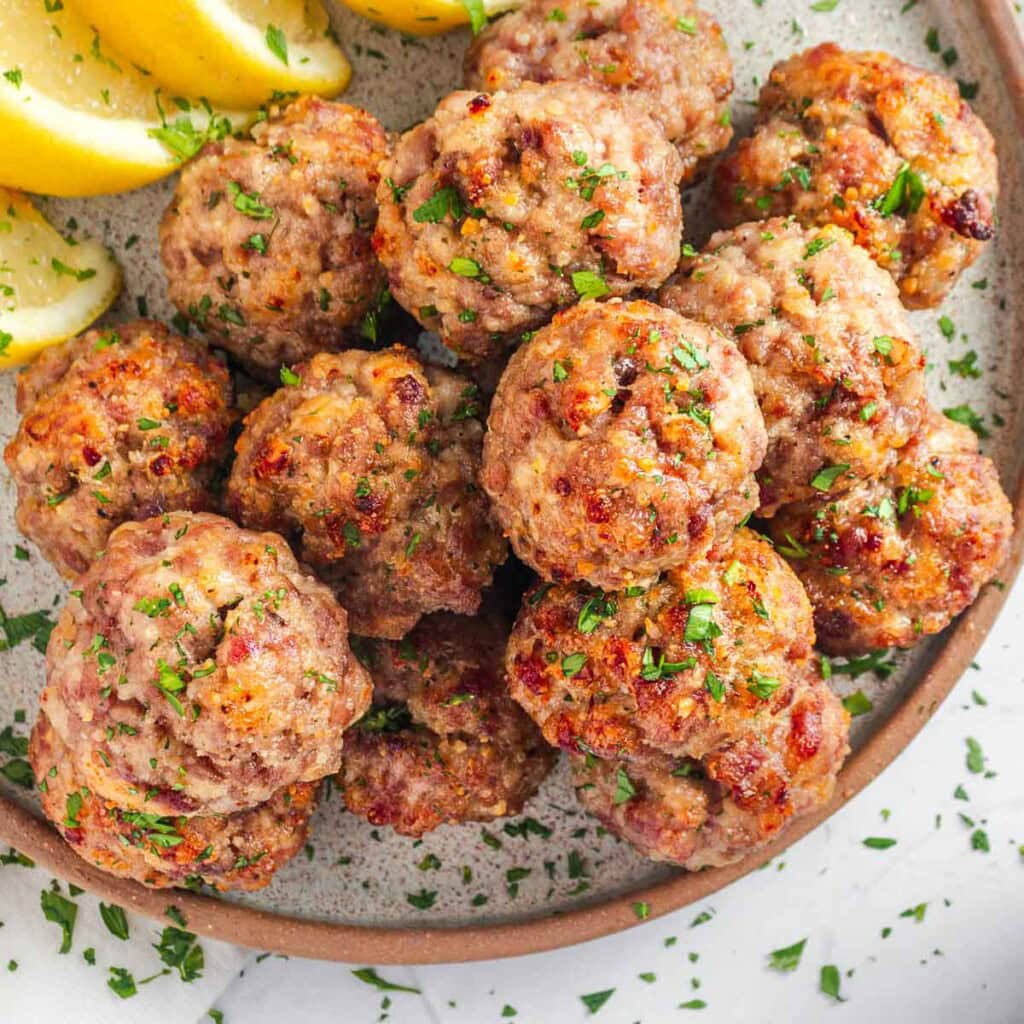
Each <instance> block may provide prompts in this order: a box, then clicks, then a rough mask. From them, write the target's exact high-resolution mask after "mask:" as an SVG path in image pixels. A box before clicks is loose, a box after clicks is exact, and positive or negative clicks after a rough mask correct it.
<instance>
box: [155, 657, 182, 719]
mask: <svg viewBox="0 0 1024 1024" xmlns="http://www.w3.org/2000/svg"><path fill="white" fill-rule="evenodd" d="M156 667H157V672H158V673H159V675H158V676H157V679H156V682H155V683H154V685H155V686H156V687H157V688H158V689H159V690H160V692H161V693H162V694H163V695H164V696H165V697H166V698H167V703H168V704H170V705H171V707H172V708H174V710H175V711H177V712H178V714H179V715H181V716H182V717H184V715H185V709H184V707H182V704H181V701H180V700H179V699H178V696H177V695H178V694H179V693H181V691H182V690H184V689H185V680H184V679H182V678H181V676H180V675H178V673H177V672H176V671H175V670H174V669H173V668H171V666H170V665H168V664H167V662H166V661H164V659H163V658H158V659H157V663H156Z"/></svg>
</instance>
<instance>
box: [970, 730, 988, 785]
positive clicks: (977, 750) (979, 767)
mask: <svg viewBox="0 0 1024 1024" xmlns="http://www.w3.org/2000/svg"><path fill="white" fill-rule="evenodd" d="M967 770H968V771H969V772H970V773H971V774H972V775H980V774H981V773H982V772H983V771H984V770H985V754H984V752H983V751H982V749H981V744H980V743H979V742H978V741H977V740H976V739H974V738H973V737H970V736H969V737H968V738H967Z"/></svg>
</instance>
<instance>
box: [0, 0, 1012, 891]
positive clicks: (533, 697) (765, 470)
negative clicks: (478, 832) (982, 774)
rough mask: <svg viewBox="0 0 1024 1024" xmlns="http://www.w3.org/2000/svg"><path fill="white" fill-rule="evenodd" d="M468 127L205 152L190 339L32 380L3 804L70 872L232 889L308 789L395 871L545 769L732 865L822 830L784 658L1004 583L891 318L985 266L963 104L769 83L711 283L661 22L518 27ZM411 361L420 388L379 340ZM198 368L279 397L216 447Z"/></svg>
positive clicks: (322, 119) (801, 685) (173, 238)
mask: <svg viewBox="0 0 1024 1024" xmlns="http://www.w3.org/2000/svg"><path fill="white" fill-rule="evenodd" d="M465 85H466V90H465V91H460V92H455V93H453V94H451V95H450V96H448V97H446V98H444V99H443V100H442V101H441V102H440V104H439V105H438V107H437V109H436V111H435V112H434V114H433V115H432V116H431V117H429V118H428V119H427V120H426V121H424V122H423V123H421V124H419V125H417V126H416V127H414V128H412V129H411V130H410V131H408V132H406V133H405V134H404V135H402V136H401V137H399V138H392V137H390V136H389V135H388V133H387V132H386V131H385V130H384V129H383V128H382V127H381V126H380V124H378V123H377V121H376V120H375V119H374V118H373V117H372V116H371V115H369V114H368V113H366V112H365V111H361V110H357V109H354V108H352V107H349V106H346V105H344V104H339V103H331V102H326V101H323V100H320V99H316V98H303V99H299V100H298V101H296V102H294V103H292V104H291V105H290V106H287V107H285V108H284V109H277V108H275V109H273V110H272V111H271V116H270V117H269V118H268V119H267V120H266V121H264V122H263V123H261V124H259V125H257V127H256V128H254V129H253V131H252V133H251V137H245V138H228V139H225V140H222V141H219V142H216V143H211V144H209V145H207V146H206V147H205V149H204V150H203V151H202V152H201V153H200V154H199V155H198V157H197V158H196V159H195V160H194V161H192V163H191V164H189V165H188V166H187V167H186V168H185V169H184V171H183V173H182V176H181V180H180V182H179V183H178V187H177V190H176V193H175V196H174V199H173V201H172V203H171V206H170V208H169V209H168V211H167V213H166V215H165V217H164V220H163V223H162V225H161V229H160V246H161V255H162V259H163V262H164V266H165V268H166V271H167V278H168V287H169V294H170V297H171V299H172V301H173V302H174V304H175V305H176V306H177V308H178V310H179V313H180V316H179V318H178V319H177V321H176V323H177V324H178V327H179V329H180V330H182V331H185V332H186V333H191V332H193V331H194V332H195V333H194V335H193V337H192V338H188V337H184V336H180V335H179V334H174V333H172V332H171V331H170V330H168V329H167V328H165V327H163V326H162V325H160V324H157V323H154V322H150V321H139V322H136V323H132V324H126V325H122V326H120V327H115V328H112V329H110V330H107V331H91V332H89V333H88V334H86V335H84V336H83V337H81V338H79V339H77V340H75V341H72V342H69V343H67V344H65V345H64V346H62V347H60V348H58V349H55V350H51V351H49V352H47V353H46V354H44V355H43V356H42V357H41V358H40V359H39V361H37V362H36V363H35V364H34V365H33V366H32V367H30V368H29V369H28V370H27V371H26V372H25V373H23V374H22V376H21V379H20V381H19V390H18V407H19V410H20V411H21V413H22V415H23V419H22V422H21V427H20V429H19V431H18V434H17V436H16V437H15V439H14V440H13V441H12V442H11V443H10V445H9V446H8V448H7V452H6V460H7V464H8V466H9V468H10V470H11V473H12V475H13V476H14V478H15V480H16V482H17V486H18V493H19V509H18V522H19V525H20V527H21V529H22V531H23V532H24V533H25V534H26V535H27V536H28V537H30V538H31V539H33V540H34V541H35V542H36V543H37V544H38V546H39V548H40V550H42V551H43V552H44V554H45V555H46V556H47V557H48V558H49V559H50V560H51V561H52V562H53V563H54V565H55V566H56V567H57V568H58V569H59V570H60V571H61V572H62V573H63V574H64V575H65V576H67V577H68V578H69V579H75V583H74V589H73V590H72V591H71V597H70V598H69V601H68V604H67V606H66V607H65V608H64V610H63V612H62V614H61V617H60V621H59V623H58V625H57V627H56V628H55V630H54V632H53V636H52V638H51V641H50V645H49V650H48V652H47V674H48V681H47V686H46V689H45V692H44V694H43V698H42V709H41V713H40V718H39V720H38V723H37V724H36V727H35V730H34V732H33V737H32V750H31V756H32V763H33V766H34V768H35V772H36V775H37V781H38V783H39V788H40V792H41V794H42V800H43V805H44V808H45V810H46V813H47V814H48V816H49V817H50V818H51V820H52V821H53V822H54V823H55V824H56V825H57V826H58V827H59V828H60V830H61V831H62V833H63V834H64V836H65V838H66V839H67V840H68V842H69V843H71V844H72V845H73V846H74V848H75V849H76V850H77V851H78V852H79V853H81V855H82V856H84V857H86V858H87V859H89V860H91V861H92V862H94V863H95V864H98V865H99V866H101V867H103V868H104V869H106V870H109V871H112V872H114V873H117V874H122V875H128V876H131V877H134V878H137V879H139V880H141V881H143V882H145V883H146V884H149V885H178V884H186V883H190V882H192V881H194V880H196V879H198V880H199V881H201V882H205V883H208V884H210V885H213V886H215V887H217V888H221V889H227V888H255V887H258V886H260V885H263V884H265V883H266V882H267V881H268V880H269V879H270V877H271V875H272V874H273V872H274V871H275V870H276V869H277V868H278V867H279V866H280V865H281V864H283V863H284V862H285V861H286V860H287V859H288V858H289V857H290V856H291V855H293V854H294V853H295V851H296V850H297V849H299V848H300V847H301V846H302V844H303V843H304V841H305V836H306V832H307V829H308V827H309V820H310V817H311V814H312V812H313V808H314V804H315V797H316V787H317V783H318V780H319V779H321V778H323V777H325V776H328V775H333V776H335V777H336V780H337V785H338V787H339V788H340V790H341V791H342V792H343V794H344V798H345V801H346V805H347V807H348V809H349V810H350V811H351V812H352V813H354V814H357V815H360V816H362V817H365V818H366V819H368V820H369V821H370V822H372V823H373V824H375V825H387V826H391V827H393V828H394V829H396V830H397V831H399V832H400V833H403V834H405V835H410V836H419V835H422V834H423V833H424V832H426V831H428V830H430V829H433V828H436V827H438V826H439V825H442V824H445V823H457V822H461V821H467V820H488V819H492V818H496V817H500V816H503V815H508V814H514V813H518V812H519V811H521V810H522V808H523V806H524V804H525V803H526V801H527V800H529V799H530V797H531V796H533V794H534V793H535V792H536V791H537V789H538V787H539V786H540V784H541V782H542V781H543V779H544V777H545V776H546V774H547V773H548V771H549V770H550V768H551V766H552V764H553V762H554V760H555V757H556V755H557V751H558V750H559V749H560V750H563V751H565V752H566V754H567V756H568V759H569V762H570V766H571V771H572V776H573V780H574V784H575V786H576V792H577V794H578V797H579V799H580V801H581V803H582V804H583V806H584V807H585V808H586V809H587V810H588V811H590V812H591V813H592V814H594V815H596V816H597V817H598V818H599V819H600V820H601V821H602V822H603V823H604V824H605V825H606V826H607V827H608V828H609V829H610V830H611V831H613V832H614V833H615V834H616V835H619V836H621V837H622V838H624V839H626V840H628V841H629V842H630V843H632V844H633V845H634V846H635V847H636V848H637V849H638V850H639V851H640V852H641V853H643V854H644V855H646V856H648V857H651V858H654V859H658V860H665V861H669V862H672V863H675V864H678V865H681V866H683V867H686V868H689V869H698V868H702V867H707V866H713V865H720V864H725V863H729V862H731V861H734V860H737V859H739V858H741V857H743V856H744V855H746V854H748V853H749V852H751V851H752V850H755V849H757V848H758V847H760V846H762V845H763V844H765V843H766V842H767V841H769V840H770V839H771V838H773V837H774V836H775V835H777V834H778V833H779V831H780V830H781V829H783V828H784V827H785V826H786V825H787V823H789V822H791V821H793V820H794V819H795V818H797V817H799V816H800V815H803V814H807V813H809V812H811V811H813V810H815V809H817V808H820V807H821V806H823V805H824V804H825V803H827V802H828V800H829V799H830V797H831V794H832V791H833V788H834V785H835V780H836V776H837V773H838V771H839V768H840V767H841V765H842V762H843V759H844V757H845V756H846V753H847V752H848V749H849V746H848V715H847V713H846V712H845V711H844V709H843V707H842V705H841V703H840V702H839V700H838V699H837V697H836V696H835V695H834V694H833V692H832V691H831V690H830V688H829V686H828V683H827V681H826V678H825V677H826V676H827V674H828V673H827V671H825V670H824V666H823V664H822V660H821V658H820V656H819V655H818V654H817V653H816V646H817V647H818V648H819V649H821V650H823V651H825V652H827V653H853V652H862V651H866V650H874V649H878V648H882V647H910V646H912V645H913V644H915V643H917V642H918V641H919V640H920V639H921V638H922V637H923V636H925V635H928V634H932V633H935V632H937V631H939V630H941V629H943V628H944V627H945V626H946V625H948V623H949V622H950V621H951V619H952V618H953V617H954V616H955V615H957V614H958V613H959V612H960V611H962V610H963V609H964V608H965V607H966V606H967V605H968V604H970V602H971V601H973V600H974V599H975V597H976V596H977V594H978V592H979V590H980V588H981V587H982V586H983V585H984V584H985V583H986V582H988V581H989V580H990V579H992V578H993V576H994V575H995V573H996V572H997V571H998V569H999V567H1000V565H1001V563H1002V562H1003V560H1004V559H1005V557H1006V555H1007V551H1008V545H1009V538H1010V533H1011V530H1012V520H1011V512H1010V507H1009V503H1008V502H1007V500H1006V498H1005V496H1004V495H1003V492H1002V490H1001V488H1000V485H999V480H998V476H997V473H996V470H995V468H994V466H993V464H992V463H991V462H990V461H989V460H988V459H987V458H985V457H984V456H983V455H981V454H980V453H979V452H978V448H977V441H976V438H975V436H974V435H973V434H972V433H971V432H970V431H969V430H968V429H967V428H965V427H963V426H961V425H959V424H957V423H953V422H950V421H949V420H947V419H946V418H945V417H943V416H942V415H941V414H939V413H937V412H936V411H935V410H933V409H932V408H931V407H930V406H929V404H928V401H927V399H926V397H925V386H924V356H923V354H922V352H921V349H920V346H919V343H918V341H917V339H916V337H915V335H914V331H913V329H912V327H911V325H910V322H909V320H908V318H907V315H906V313H905V311H904V307H912V308H917V307H925V306H933V305H935V304H937V303H938V302H939V301H940V300H941V299H942V298H943V296H944V295H945V294H946V293H947V292H948V291H949V289H950V288H951V287H952V285H953V284H954V283H955V281H956V279H957V277H958V276H959V274H960V273H961V272H962V270H963V269H964V268H965V267H967V266H968V265H969V264H970V263H971V262H972V261H973V260H974V259H975V258H976V257H977V255H978V254H979V252H980V251H981V249H982V247H983V245H984V242H985V240H986V239H988V238H989V237H990V236H991V235H992V232H993V224H994V213H993V210H994V204H995V199H996V188H997V165H996V158H995V154H994V148H993V143H992V139H991V137H990V135H989V133H988V131H987V130H986V128H985V126H984V124H983V123H982V122H981V121H980V120H979V119H978V118H977V117H976V116H975V115H974V114H973V113H972V111H971V109H970V107H969V106H968V104H967V103H966V102H965V101H963V100H962V99H960V97H959V95H958V93H957V87H956V85H955V84H953V83H951V82H949V81H948V80H946V79H945V78H943V77H941V76H937V75H934V74H931V73H928V72H925V71H921V70H919V69H917V68H914V67H911V66H909V65H907V64H904V63H903V62H901V61H899V60H897V59H895V58H893V57H890V56H887V55H885V54H881V53H849V52H844V51H842V50H840V49H839V48H838V47H837V46H834V45H831V44H827V45H823V46H819V47H817V48H815V49H813V50H810V51H808V52H806V53H803V54H799V55H797V56H795V57H792V58H791V59H789V60H787V61H784V62H782V63H781V64H779V65H778V66H776V68H775V69H774V70H773V71H772V73H771V76H770V78H769V81H768V82H767V84H766V85H765V86H764V88H763V89H762V91H761V97H760V105H759V115H758V123H757V126H756V127H755V130H754V134H753V135H752V137H750V138H747V139H745V140H743V141H742V142H741V143H740V144H739V147H738V148H737V149H736V150H735V151H734V152H733V154H732V155H731V156H729V157H727V158H726V159H725V160H724V161H722V162H719V163H718V166H717V168H716V170H715V172H714V173H715V181H714V197H715V199H714V201H715V209H716V211H717V213H718V216H719V219H720V222H721V224H722V225H724V226H725V228H726V229H725V230H723V231H720V232H719V233H717V234H715V235H714V236H713V237H712V238H711V239H710V241H709V242H708V244H707V245H706V246H705V247H704V249H703V250H701V251H698V250H696V249H694V248H693V247H692V246H691V245H689V244H683V214H682V204H681V188H683V187H685V186H688V185H690V184H692V183H694V182H695V181H697V180H699V178H700V177H701V176H702V175H703V174H705V173H706V172H707V170H708V169H709V167H710V165H711V163H712V161H713V160H714V158H715V157H716V155H717V154H719V153H720V152H721V151H722V150H724V149H725V148H726V147H727V146H728V144H729V142H730V139H731V136H732V128H731V126H730V117H729V100H730V96H731V92H732V73H731V63H730V60H729V55H728V52H727V50H726V48H725V44H724V42H723V40H722V35H721V32H720V30H719V28H718V26H717V24H716V23H715V21H714V19H713V18H712V17H710V16H709V15H708V14H706V13H705V12H704V11H702V10H700V9H698V8H697V7H695V6H694V5H693V4H692V3H691V2H690V0H603V2H601V3H599V4H595V3H594V2H593V0H526V2H525V3H524V4H523V5H522V7H521V8H520V9H519V10H518V11H516V12H514V13H511V14H508V15H506V16H504V17H501V18H499V19H498V20H496V21H494V22H493V23H492V24H491V25H490V26H488V27H487V28H485V29H484V31H482V32H481V33H480V34H479V35H478V36H477V37H476V39H475V40H474V42H473V44H472V46H471V47H470V49H469V51H468V53H467V55H466V60H465ZM391 299H394V300H395V302H397V304H398V306H399V307H400V308H401V310H404V313H405V314H407V315H408V317H409V318H410V319H409V320H408V323H407V324H406V323H404V322H403V321H401V320H397V319H395V318H394V317H393V312H394V307H393V306H389V303H390V301H391ZM389 317H390V319H389ZM413 320H415V321H416V322H417V323H418V325H419V327H422V328H425V329H427V330H429V331H434V332H437V334H438V335H439V336H440V339H441V341H442V343H443V344H444V345H445V346H447V348H448V349H449V350H450V352H451V354H452V356H453V358H452V360H451V363H452V364H454V363H456V362H458V364H459V365H458V366H457V367H456V368H454V369H452V368H449V367H440V366H435V365H431V364H429V363H427V362H425V361H424V360H423V359H422V358H421V357H420V356H419V355H418V354H417V352H416V351H415V350H414V349H413V348H411V347H407V346H405V345H403V344H398V343H396V344H391V345H390V346H386V347H385V346H382V345H381V341H382V340H387V341H393V340H394V338H395V337H399V338H403V339H406V340H408V339H409V338H411V337H413V336H414V333H415V330H416V329H417V327H416V325H415V324H413V323H412V321H413ZM388 335H391V337H387V336H388ZM226 358H227V359H228V360H230V363H231V366H232V368H233V369H235V370H237V371H240V372H241V373H243V374H244V375H245V376H246V379H248V380H250V381H251V380H255V381H258V382H260V385H261V386H269V387H267V390H266V391H265V392H264V394H265V397H263V398H262V400H261V401H259V402H258V404H256V405H255V407H254V408H252V409H251V411H250V412H249V413H248V415H247V416H245V417H244V420H241V422H239V414H238V412H237V410H236V406H235V397H234V390H233V378H232V375H231V373H230V372H229V369H228V365H227V362H226ZM275 386H276V390H274V389H273V388H274V387H275ZM232 440H234V459H233V462H231V460H230V459H229V448H230V446H231V442H232ZM509 545H510V546H511V549H512V552H513V554H514V558H513V559H512V560H511V561H510V563H509V566H506V567H505V568H503V569H501V571H500V572H499V573H498V577H497V581H495V573H496V570H498V569H499V567H501V566H502V565H503V563H506V560H507V559H509V552H508V547H509ZM516 560H518V562H517V561H516ZM517 565H518V566H519V569H518V570H517V569H516V568H515V566H517ZM524 565H525V567H527V569H528V570H529V573H528V575H529V576H530V582H529V583H528V584H527V586H526V588H525V592H524V591H523V588H522V587H518V586H517V585H516V584H515V582H514V581H515V580H517V579H519V578H521V577H522V576H523V575H524V571H523V570H522V566H524ZM510 605H511V607H510ZM513 618H514V620H515V621H514V624H513V621H512V620H513Z"/></svg>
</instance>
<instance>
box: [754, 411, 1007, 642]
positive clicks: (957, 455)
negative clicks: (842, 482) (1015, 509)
mask: <svg viewBox="0 0 1024 1024" xmlns="http://www.w3.org/2000/svg"><path fill="white" fill-rule="evenodd" d="M770 525H771V533H772V537H773V538H774V539H775V543H776V546H777V548H778V550H779V551H780V552H781V553H782V554H784V555H785V556H786V557H787V558H788V559H789V562H790V564H791V565H792V566H793V568H794V569H795V570H796V572H797V573H798V574H799V576H800V578H801V580H802V581H803V583H804V586H806V588H807V592H808V594H809V596H810V599H811V603H812V604H813V606H814V621H815V625H816V626H817V631H818V641H819V644H820V646H821V648H822V649H823V650H825V651H828V652H829V653H830V654H854V653H860V652H864V651H868V650H872V649H880V648H883V647H912V646H913V645H914V644H916V643H917V642H918V641H919V640H921V639H922V637H924V636H927V635H929V634H931V633H937V632H939V631H940V630H942V629H945V628H946V626H948V625H949V623H950V622H951V621H952V620H953V618H954V617H955V616H956V615H959V614H960V612H962V611H963V610H964V609H965V608H966V607H967V606H968V605H969V604H971V602H972V601H974V599H975V598H976V597H977V596H978V591H979V590H980V589H981V587H982V586H984V585H985V584H986V583H988V582H989V580H991V579H992V578H993V577H994V576H995V575H996V573H997V572H998V571H999V569H1000V568H1001V567H1002V565H1003V563H1004V562H1005V561H1006V559H1007V557H1008V555H1009V550H1010V536H1011V534H1012V533H1013V513H1012V511H1011V509H1010V503H1009V501H1007V499H1006V496H1005V495H1004V494H1003V491H1002V488H1001V487H1000V486H999V474H998V472H997V471H996V467H995V466H994V465H993V464H992V461H991V460H990V459H987V458H985V457H984V456H983V455H979V454H978V443H977V439H976V438H975V436H974V434H972V433H971V431H970V430H968V429H967V428H966V427H964V426H961V425H960V424H958V423H953V422H951V421H950V420H948V419H946V418H945V417H944V416H942V415H940V414H939V413H938V412H936V411H934V410H932V409H929V410H927V411H926V413H925V420H924V424H923V426H922V429H921V433H920V434H919V435H918V436H917V437H916V438H915V439H914V441H912V442H911V443H910V444H909V445H907V447H906V448H904V449H903V450H902V451H901V452H900V455H899V459H898V460H897V462H896V464H895V466H893V468H892V469H891V471H890V472H889V473H887V474H886V475H885V476H884V477H883V478H881V479H879V480H873V481H867V482H862V483H860V484H858V485H857V486H856V487H854V488H853V489H852V490H850V491H848V492H847V493H846V494H844V495H842V496H841V497H839V498H836V499H834V500H825V499H820V500H818V501H808V502H801V503H799V504H796V505H790V506H788V507H787V508H783V509H782V510H781V511H780V512H779V514H778V515H777V516H776V517H775V518H774V519H773V520H772V521H771V524H770Z"/></svg>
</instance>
